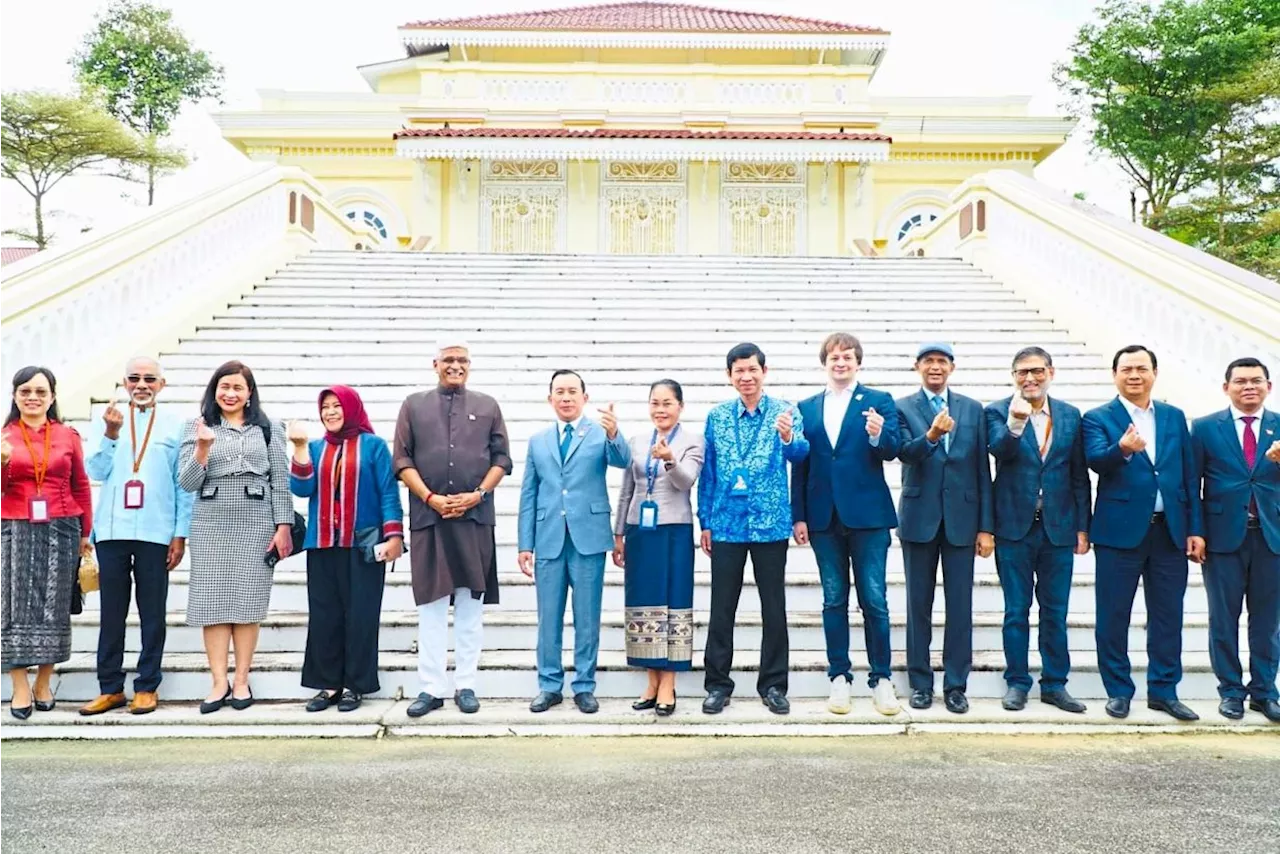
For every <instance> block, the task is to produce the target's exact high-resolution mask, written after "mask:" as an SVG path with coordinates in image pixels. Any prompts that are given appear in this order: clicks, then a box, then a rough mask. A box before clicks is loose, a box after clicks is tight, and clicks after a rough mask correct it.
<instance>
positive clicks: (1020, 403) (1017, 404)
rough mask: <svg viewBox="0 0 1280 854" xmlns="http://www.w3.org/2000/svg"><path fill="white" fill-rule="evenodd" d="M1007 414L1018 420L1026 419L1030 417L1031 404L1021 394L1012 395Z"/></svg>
mask: <svg viewBox="0 0 1280 854" xmlns="http://www.w3.org/2000/svg"><path fill="white" fill-rule="evenodd" d="M1009 414H1010V415H1012V416H1013V417H1014V419H1016V420H1018V421H1026V420H1027V419H1028V418H1030V417H1031V404H1030V402H1028V401H1027V399H1026V398H1024V397H1023V396H1022V395H1020V394H1019V395H1014V398H1013V400H1011V401H1009Z"/></svg>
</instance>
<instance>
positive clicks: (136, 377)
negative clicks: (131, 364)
mask: <svg viewBox="0 0 1280 854" xmlns="http://www.w3.org/2000/svg"><path fill="white" fill-rule="evenodd" d="M125 379H126V380H128V381H129V382H131V383H133V384H134V385H137V384H138V383H146V384H147V385H155V384H156V383H158V382H160V378H159V377H157V376H152V375H151V374H129V376H127V377H125Z"/></svg>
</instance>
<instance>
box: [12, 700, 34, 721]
mask: <svg viewBox="0 0 1280 854" xmlns="http://www.w3.org/2000/svg"><path fill="white" fill-rule="evenodd" d="M34 710H35V706H34V705H32V706H15V705H13V704H12V703H10V704H9V714H11V715H13V716H14V717H15V718H17V719H18V720H20V721H25V720H26V719H27V718H29V717H31V712H32V711H34Z"/></svg>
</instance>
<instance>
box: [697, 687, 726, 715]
mask: <svg viewBox="0 0 1280 854" xmlns="http://www.w3.org/2000/svg"><path fill="white" fill-rule="evenodd" d="M727 705H729V695H728V694H727V693H725V692H724V691H712V692H711V693H710V694H708V695H707V698H706V699H705V700H703V701H702V713H703V714H704V715H718V714H720V713H721V712H723V711H724V707H725V706H727Z"/></svg>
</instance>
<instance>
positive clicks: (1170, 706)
mask: <svg viewBox="0 0 1280 854" xmlns="http://www.w3.org/2000/svg"><path fill="white" fill-rule="evenodd" d="M1147 708H1148V709H1153V710H1154V711H1157V712H1165V713H1166V714H1169V715H1172V716H1173V717H1174V718H1176V719H1178V720H1180V721H1198V720H1200V716H1199V715H1197V714H1196V713H1195V712H1193V711H1191V709H1190V708H1189V707H1188V706H1187V705H1185V704H1184V703H1183V702H1182V701H1180V700H1150V699H1149V700H1147Z"/></svg>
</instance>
